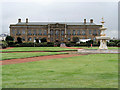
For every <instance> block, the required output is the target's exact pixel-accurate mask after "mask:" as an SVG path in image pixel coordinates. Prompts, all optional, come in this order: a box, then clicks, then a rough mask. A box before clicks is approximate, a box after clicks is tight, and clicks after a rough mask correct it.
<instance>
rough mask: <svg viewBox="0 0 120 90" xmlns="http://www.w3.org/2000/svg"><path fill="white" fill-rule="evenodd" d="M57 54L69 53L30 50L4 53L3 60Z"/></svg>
mask: <svg viewBox="0 0 120 90" xmlns="http://www.w3.org/2000/svg"><path fill="white" fill-rule="evenodd" d="M56 54H67V52H32V53H31V52H30V53H2V54H1V55H2V60H5V59H16V58H27V57H37V56H46V55H56Z"/></svg>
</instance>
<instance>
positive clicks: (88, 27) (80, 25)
mask: <svg viewBox="0 0 120 90" xmlns="http://www.w3.org/2000/svg"><path fill="white" fill-rule="evenodd" d="M100 27H102V25H97V24H95V23H94V22H93V19H90V20H89V22H87V20H86V19H84V20H83V22H29V21H28V18H26V21H25V22H22V21H21V19H18V23H16V24H10V36H12V37H13V38H14V41H17V38H18V37H20V38H22V41H23V42H34V40H35V39H39V40H40V39H42V38H45V39H46V40H47V42H69V41H72V40H73V37H78V38H80V39H91V40H96V39H95V37H96V36H100V32H101V31H100V29H99V28H100Z"/></svg>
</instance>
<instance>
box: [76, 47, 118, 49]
mask: <svg viewBox="0 0 120 90" xmlns="http://www.w3.org/2000/svg"><path fill="white" fill-rule="evenodd" d="M74 48H83V49H99V47H92V48H91V47H89V48H88V47H74ZM108 49H120V48H118V47H108Z"/></svg>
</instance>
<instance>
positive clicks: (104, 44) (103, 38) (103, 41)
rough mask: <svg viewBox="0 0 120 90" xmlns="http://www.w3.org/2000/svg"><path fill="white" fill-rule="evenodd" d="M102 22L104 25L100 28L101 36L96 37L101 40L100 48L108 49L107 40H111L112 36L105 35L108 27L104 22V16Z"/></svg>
mask: <svg viewBox="0 0 120 90" xmlns="http://www.w3.org/2000/svg"><path fill="white" fill-rule="evenodd" d="M101 23H102V27H101V28H100V30H101V33H100V36H97V37H96V39H98V40H100V46H99V49H108V48H107V40H109V39H110V37H109V36H106V35H105V30H106V29H107V28H105V27H104V23H105V22H104V20H103V18H102V21H101Z"/></svg>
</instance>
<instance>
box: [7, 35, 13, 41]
mask: <svg viewBox="0 0 120 90" xmlns="http://www.w3.org/2000/svg"><path fill="white" fill-rule="evenodd" d="M5 41H7V42H9V41H14V39H13V37H11V36H7V37H6V39H5Z"/></svg>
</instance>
